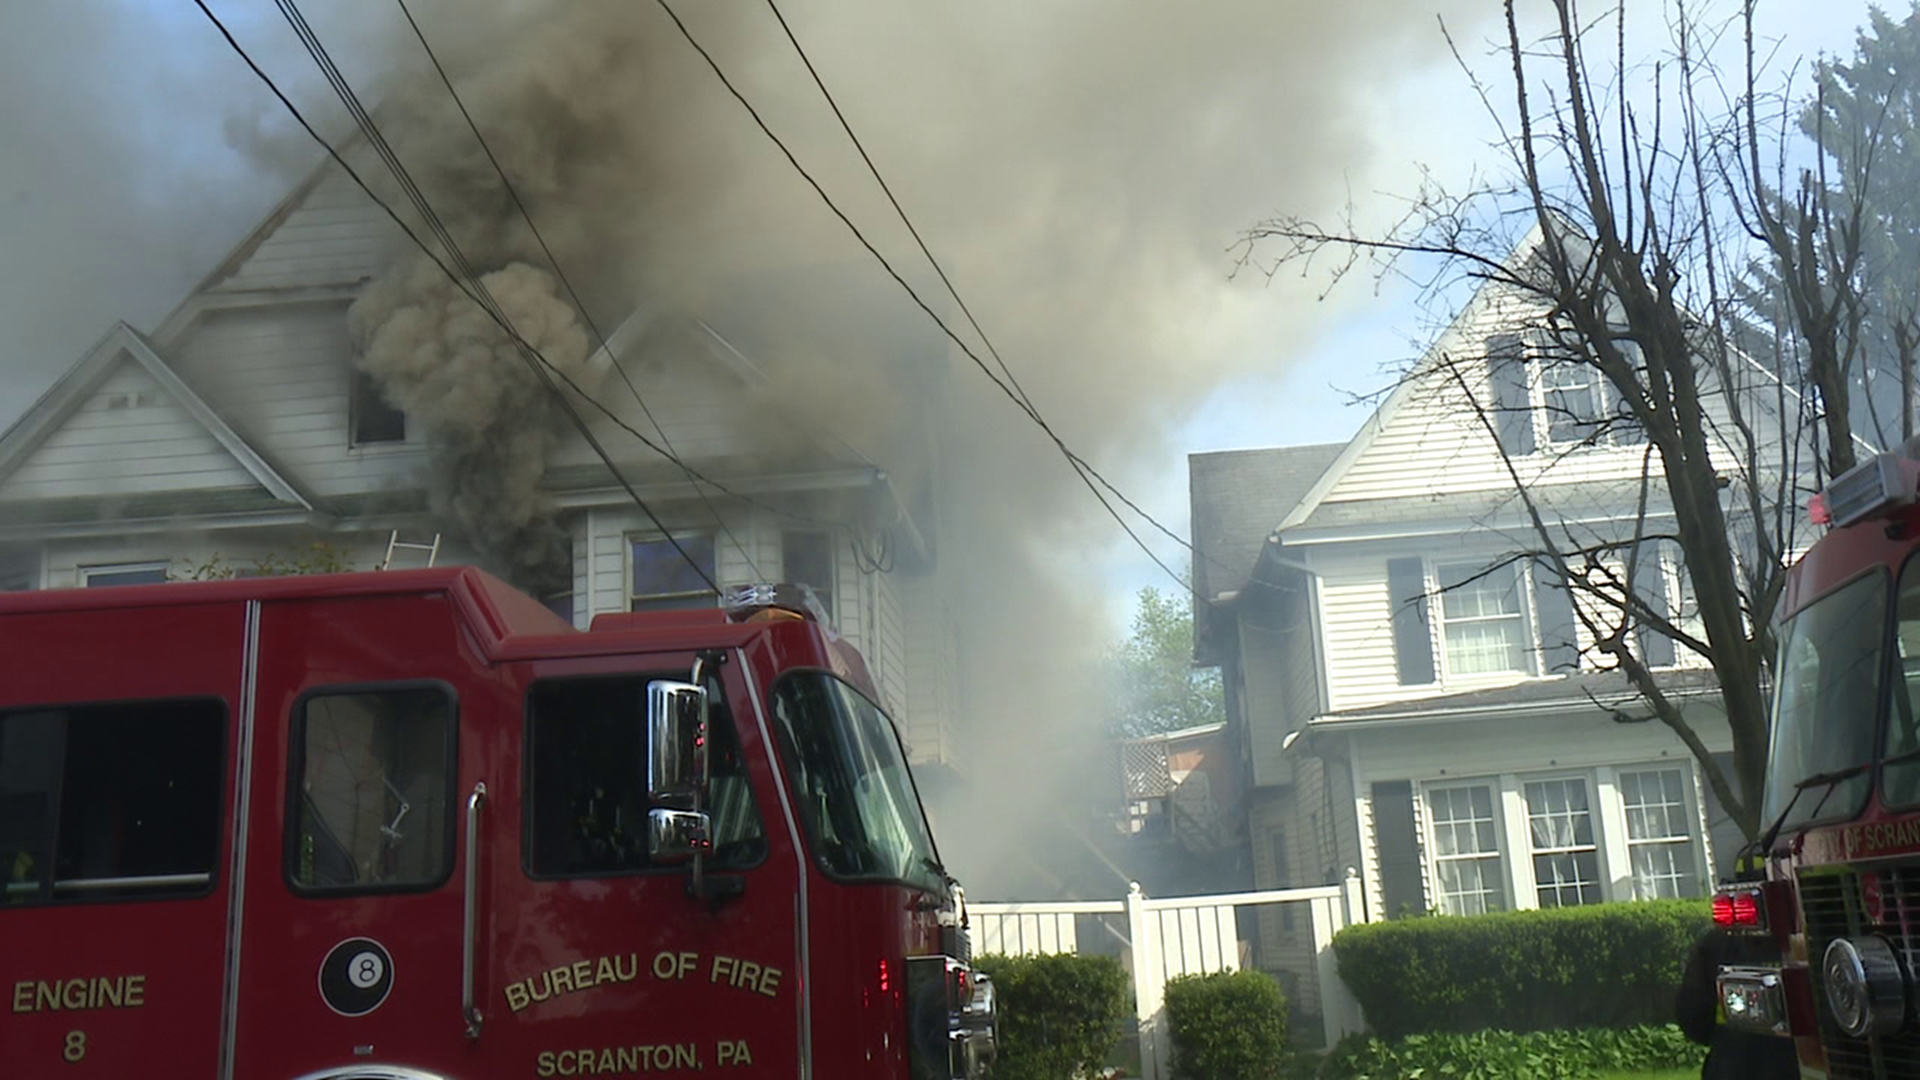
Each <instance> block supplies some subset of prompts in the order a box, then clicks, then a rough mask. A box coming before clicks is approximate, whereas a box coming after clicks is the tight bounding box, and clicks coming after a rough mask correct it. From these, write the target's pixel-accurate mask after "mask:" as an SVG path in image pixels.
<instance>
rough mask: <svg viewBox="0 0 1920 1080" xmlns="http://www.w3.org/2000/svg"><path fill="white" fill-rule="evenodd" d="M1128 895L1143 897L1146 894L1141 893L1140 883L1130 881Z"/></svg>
mask: <svg viewBox="0 0 1920 1080" xmlns="http://www.w3.org/2000/svg"><path fill="white" fill-rule="evenodd" d="M1127 893H1128V895H1130V896H1143V895H1145V894H1144V893H1143V892H1142V891H1141V889H1140V883H1139V882H1137V881H1129V882H1127Z"/></svg>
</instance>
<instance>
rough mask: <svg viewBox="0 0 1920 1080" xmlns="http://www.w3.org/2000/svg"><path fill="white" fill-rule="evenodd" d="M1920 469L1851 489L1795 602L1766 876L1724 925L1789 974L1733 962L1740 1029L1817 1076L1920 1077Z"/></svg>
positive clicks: (1723, 976) (1892, 462)
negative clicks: (1793, 1054)
mask: <svg viewBox="0 0 1920 1080" xmlns="http://www.w3.org/2000/svg"><path fill="white" fill-rule="evenodd" d="M1917 492H1920V460H1916V459H1915V448H1914V446H1912V445H1911V444H1910V445H1909V446H1908V447H1906V448H1903V449H1902V450H1900V451H1896V452H1891V453H1887V454H1882V455H1879V456H1877V457H1875V458H1873V459H1872V460H1869V461H1866V462H1864V463H1862V464H1861V465H1860V466H1858V467H1857V468H1855V469H1852V470H1850V471H1849V472H1847V473H1845V474H1842V475H1841V476H1839V477H1836V478H1835V479H1834V480H1833V481H1832V483H1831V484H1829V485H1828V487H1827V489H1826V490H1825V491H1824V492H1822V493H1821V494H1820V495H1818V496H1816V498H1815V501H1814V504H1813V517H1814V520H1815V521H1816V522H1817V523H1825V524H1827V525H1828V526H1830V528H1829V529H1828V531H1827V533H1826V534H1825V535H1824V536H1822V537H1820V538H1819V539H1818V540H1817V541H1816V542H1815V543H1814V544H1813V545H1812V546H1811V547H1810V548H1809V549H1808V551H1807V553H1806V554H1805V555H1804V556H1803V557H1802V558H1801V559H1800V560H1799V561H1798V562H1797V563H1796V564H1795V565H1794V566H1793V567H1792V568H1791V570H1790V571H1789V575H1788V579H1787V588H1786V592H1785V596H1784V597H1783V600H1782V604H1781V613H1782V621H1781V623H1780V626H1779V631H1778V637H1779V656H1778V661H1777V663H1776V665H1775V670H1774V678H1775V683H1776V686H1775V689H1774V695H1773V696H1774V702H1773V721H1772V734H1771V745H1770V748H1769V753H1768V762H1767V770H1766V786H1765V798H1764V800H1763V804H1762V819H1763V820H1764V821H1766V822H1768V823H1769V828H1768V830H1767V832H1766V833H1765V835H1763V836H1762V838H1761V841H1760V843H1759V854H1760V855H1762V856H1763V857H1764V865H1763V869H1762V870H1761V871H1760V872H1758V873H1756V874H1755V875H1753V880H1746V881H1736V882H1734V883H1732V884H1730V885H1728V886H1726V887H1724V888H1723V889H1722V890H1721V891H1720V892H1719V893H1718V894H1717V895H1716V896H1715V898H1714V918H1715V921H1716V922H1718V923H1719V924H1720V925H1722V926H1724V927H1727V928H1729V929H1730V930H1732V931H1733V932H1736V933H1744V934H1752V935H1758V936H1762V937H1765V938H1768V939H1770V940H1771V941H1772V943H1773V945H1774V946H1775V951H1776V952H1777V955H1778V956H1779V958H1780V963H1779V965H1778V966H1777V967H1775V966H1772V965H1768V966H1764V967H1739V968H1723V969H1722V970H1721V972H1720V978H1719V991H1720V995H1721V1003H1722V1007H1723V1010H1724V1014H1725V1016H1726V1018H1727V1021H1728V1023H1730V1024H1733V1025H1736V1026H1738V1027H1741V1028H1743V1029H1746V1030H1749V1031H1755V1032H1764V1033H1770V1034H1774V1035H1778V1036H1781V1037H1790V1038H1792V1039H1794V1040H1795V1042H1796V1043H1797V1049H1798V1053H1799V1058H1800V1063H1801V1071H1802V1075H1806V1076H1823V1077H1831V1078H1834V1080H1840V1078H1856V1077H1857V1078H1863V1080H1864V1078H1881V1077H1893V1076H1916V1075H1920V557H1916V556H1920V502H1917V501H1916V493H1917Z"/></svg>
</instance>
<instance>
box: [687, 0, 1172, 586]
mask: <svg viewBox="0 0 1920 1080" xmlns="http://www.w3.org/2000/svg"><path fill="white" fill-rule="evenodd" d="M655 2H656V3H657V4H658V5H659V6H660V10H662V11H664V12H666V15H667V17H668V18H669V19H672V20H673V24H674V26H675V27H677V28H678V29H679V31H680V36H682V37H684V38H686V40H687V44H689V45H691V46H693V49H694V51H695V52H698V53H699V54H700V57H701V59H703V60H705V61H706V62H707V67H709V68H711V69H712V70H713V73H714V75H715V77H717V78H718V79H719V80H720V83H721V85H723V86H725V87H726V88H727V92H728V93H730V94H732V95H733V99H734V100H735V101H738V102H739V103H740V106H741V107H742V108H744V109H746V110H747V115H749V116H751V117H752V118H753V122H754V124H756V125H757V126H758V127H759V128H760V130H761V132H762V133H763V134H765V135H766V136H767V138H769V139H771V140H772V141H773V144H774V145H775V146H777V147H779V149H780V152H781V154H783V155H785V157H786V159H787V163H788V164H789V165H791V166H793V168H794V171H796V172H798V173H799V174H800V176H801V178H802V179H804V180H806V182H807V184H808V186H810V187H812V188H813V190H814V193H815V194H816V195H818V196H820V199H821V201H823V202H825V203H826V204H827V209H829V210H831V211H833V215H834V216H835V217H837V218H839V219H840V223H841V224H843V225H845V226H846V227H847V229H848V230H849V231H850V232H852V233H853V235H854V238H855V239H856V240H858V241H859V242H860V246H861V247H864V248H866V249H867V253H868V254H870V255H872V256H873V257H874V258H875V259H876V260H878V261H879V263H880V265H881V267H882V268H884V269H885V270H886V272H887V274H888V276H890V277H892V278H893V280H894V281H895V282H896V283H898V284H899V286H900V287H901V288H902V289H905V290H906V292H907V295H908V296H909V297H911V298H912V299H913V302H914V303H915V304H916V305H918V306H919V308H920V310H921V311H923V312H925V313H926V315H927V317H928V318H929V319H932V320H933V322H934V324H935V325H936V326H938V327H940V329H941V331H942V332H944V333H945V334H946V335H947V337H948V339H949V340H951V341H952V342H953V343H954V344H955V345H956V346H958V347H959V348H960V351H961V352H963V353H965V354H966V357H967V359H969V360H971V361H973V363H974V366H976V367H978V368H979V369H980V372H981V374H983V375H985V376H986V377H987V378H988V379H989V380H990V381H991V382H992V383H993V384H994V385H995V386H997V387H999V389H1000V392H1001V393H1003V394H1005V395H1006V396H1007V397H1008V399H1009V400H1011V401H1012V402H1013V403H1014V405H1016V406H1017V407H1019V409H1020V410H1021V411H1022V412H1024V413H1026V414H1027V416H1028V417H1029V418H1030V419H1032V420H1033V421H1034V423H1036V424H1039V425H1040V427H1041V429H1042V430H1043V431H1046V432H1047V434H1048V435H1049V436H1050V437H1051V438H1052V439H1053V440H1054V442H1055V444H1056V445H1058V446H1059V447H1060V448H1061V450H1062V451H1064V452H1066V453H1067V455H1068V458H1069V460H1070V461H1073V462H1074V463H1075V467H1076V470H1078V469H1080V468H1087V469H1089V471H1091V467H1090V466H1087V465H1086V464H1085V462H1084V461H1082V460H1081V459H1079V457H1078V456H1077V455H1075V454H1073V453H1072V452H1071V451H1070V450H1067V448H1066V445H1065V443H1064V442H1062V441H1061V439H1060V437H1059V436H1058V435H1057V434H1054V432H1053V429H1052V428H1051V427H1049V426H1048V425H1047V423H1046V421H1044V420H1043V419H1041V417H1040V414H1039V413H1038V412H1037V411H1035V410H1034V409H1033V407H1032V406H1031V405H1029V404H1027V402H1026V401H1024V400H1023V399H1022V394H1021V392H1020V391H1018V390H1016V389H1014V388H1013V387H1012V386H1011V385H1009V384H1008V382H1007V381H1006V380H1004V379H1002V378H1001V377H1000V376H998V375H996V374H994V373H993V369H991V368H989V367H988V366H987V365H986V362H985V361H983V360H981V359H980V356H979V354H978V353H976V352H974V351H973V347H972V346H971V345H968V344H967V343H966V342H965V341H962V340H961V339H960V336H959V335H958V334H956V333H954V331H953V328H952V327H950V326H948V325H947V323H946V320H944V319H942V318H941V317H940V315H939V313H938V312H936V311H934V310H933V308H932V307H930V306H928V304H927V302H926V301H925V300H923V299H921V297H920V294H919V293H918V292H917V291H915V290H914V288H913V286H912V285H910V284H908V283H907V280H906V279H905V278H904V277H901V276H900V272H899V271H898V270H896V269H894V267H893V264H892V263H891V262H889V261H888V260H887V257H886V256H885V255H882V254H881V253H880V250H879V249H878V248H876V247H874V246H873V243H872V242H871V241H869V240H868V239H867V237H866V234H865V233H863V232H861V231H860V227H859V226H858V225H855V224H854V223H853V220H852V219H851V218H849V217H847V215H846V213H845V212H844V211H842V210H841V209H840V206H839V204H837V203H835V202H834V201H833V197H832V196H830V195H828V194H827V192H826V189H824V188H822V187H821V186H820V182H819V181H818V180H815V179H814V177H813V174H812V173H810V172H808V171H807V168H806V166H804V165H802V164H800V161H799V159H798V158H796V157H795V156H794V154H793V151H792V150H790V149H788V147H787V144H786V143H785V142H784V141H783V140H782V139H781V138H780V136H778V135H776V134H774V132H773V129H772V128H771V127H768V126H767V122H766V120H764V119H763V118H762V117H761V116H760V111H759V110H758V109H756V108H754V107H753V103H752V102H750V101H748V100H747V98H746V95H744V94H742V93H741V92H740V90H739V89H738V88H737V87H735V86H734V84H733V80H732V79H731V78H729V77H728V76H727V73H726V72H725V71H724V70H722V69H721V67H720V64H719V62H718V61H716V60H715V59H714V58H713V55H712V54H711V53H709V52H707V50H706V47H705V46H703V45H701V44H700V42H699V40H698V39H697V38H695V37H694V36H693V32H692V31H691V30H689V29H688V28H687V24H686V23H684V22H682V21H681V19H680V16H679V14H678V13H676V12H675V11H674V10H673V7H672V5H670V4H669V3H667V0H655ZM783 23H784V20H783ZM836 111H837V110H836ZM896 205H897V204H896ZM942 276H943V277H944V275H942ZM982 337H983V339H984V335H982ZM1095 475H1098V474H1097V473H1096V474H1095ZM1081 480H1082V481H1083V482H1086V483H1087V486H1088V488H1089V489H1092V490H1093V492H1094V496H1095V497H1096V498H1098V499H1099V500H1100V505H1101V506H1102V507H1104V508H1105V509H1106V511H1107V513H1108V514H1109V515H1111V516H1112V517H1113V519H1114V521H1116V522H1118V523H1119V525H1120V528H1121V529H1123V530H1125V532H1126V534H1127V536H1128V537H1129V538H1131V539H1132V540H1133V542H1134V544H1135V545H1136V546H1138V547H1139V548H1140V550H1141V551H1143V552H1145V553H1146V555H1147V557H1148V558H1149V559H1152V560H1153V562H1154V565H1156V566H1158V567H1159V568H1160V569H1161V570H1163V571H1165V572H1166V574H1167V576H1168V577H1170V578H1172V579H1173V580H1174V581H1176V582H1178V583H1179V584H1180V587H1181V589H1182V590H1183V591H1187V592H1191V591H1192V586H1191V585H1189V584H1188V583H1187V582H1186V580H1185V579H1183V578H1181V576H1180V575H1179V574H1178V573H1176V572H1175V571H1174V569H1173V568H1172V567H1170V566H1168V565H1167V564H1166V561H1165V560H1163V559H1161V558H1160V556H1159V554H1158V553H1156V552H1155V551H1154V550H1153V549H1152V548H1150V547H1148V546H1147V544H1146V542H1145V541H1144V540H1142V539H1141V538H1140V535H1139V534H1138V533H1137V532H1135V531H1134V529H1133V526H1131V525H1129V524H1128V523H1127V521H1126V519H1124V518H1122V517H1121V516H1120V513H1119V511H1117V510H1115V509H1114V508H1113V506H1112V504H1110V503H1108V502H1107V500H1106V498H1105V496H1103V495H1101V494H1100V492H1099V491H1098V490H1097V489H1093V485H1092V483H1091V482H1089V481H1087V478H1086V477H1085V476H1084V475H1083V476H1082V477H1081ZM1101 483H1103V484H1107V481H1106V480H1105V478H1101ZM1107 486H1108V487H1111V486H1112V485H1111V484H1107ZM1128 505H1130V506H1131V505H1132V503H1130V502H1129V504H1128ZM1134 509H1135V512H1137V513H1140V514H1142V516H1145V517H1147V518H1148V520H1152V518H1151V516H1150V515H1146V514H1145V512H1144V511H1141V510H1140V509H1139V508H1138V507H1137V506H1136V507H1134ZM1155 524H1156V525H1158V524H1159V523H1158V522H1155ZM1161 531H1163V532H1167V533H1168V535H1172V533H1171V532H1170V531H1169V530H1167V529H1166V528H1165V527H1164V526H1161ZM1176 539H1178V538H1177V537H1176ZM1181 543H1183V544H1185V545H1186V546H1187V547H1188V549H1189V550H1191V549H1192V545H1191V544H1190V543H1188V542H1186V541H1181Z"/></svg>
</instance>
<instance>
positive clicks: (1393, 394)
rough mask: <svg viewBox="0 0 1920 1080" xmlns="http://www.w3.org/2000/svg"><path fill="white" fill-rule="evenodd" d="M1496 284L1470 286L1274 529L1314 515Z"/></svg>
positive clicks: (1520, 253) (1524, 247)
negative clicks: (1457, 306) (1443, 324)
mask: <svg viewBox="0 0 1920 1080" xmlns="http://www.w3.org/2000/svg"><path fill="white" fill-rule="evenodd" d="M1541 236H1542V234H1541V231H1540V226H1538V225H1535V226H1534V227H1533V229H1532V230H1531V231H1529V232H1528V233H1527V236H1526V238H1525V239H1523V240H1521V241H1520V243H1519V244H1517V245H1515V246H1514V249H1513V251H1512V252H1510V253H1509V254H1508V255H1507V258H1506V261H1505V262H1504V263H1503V264H1502V265H1504V266H1508V267H1514V266H1518V265H1520V264H1522V263H1524V262H1525V258H1526V256H1527V255H1530V254H1531V253H1532V251H1533V249H1534V248H1535V247H1537V246H1538V245H1539V244H1540V242H1541ZM1496 284H1497V283H1496V282H1495V281H1494V280H1493V279H1492V278H1487V279H1485V280H1483V281H1481V283H1480V284H1479V286H1478V287H1477V288H1475V289H1474V291H1473V295H1472V296H1470V297H1468V298H1467V302H1466V303H1464V304H1462V305H1460V310H1459V311H1458V312H1456V313H1455V314H1454V316H1453V319H1452V320H1451V321H1449V322H1448V323H1447V326H1446V328H1445V329H1444V330H1442V331H1441V332H1440V334H1439V336H1437V337H1435V338H1434V340H1433V343H1432V344H1430V345H1428V346H1427V348H1426V351H1425V352H1423V353H1422V354H1421V355H1420V359H1419V361H1418V362H1417V363H1416V364H1415V365H1414V368H1413V370H1412V371H1409V372H1408V373H1407V374H1406V375H1405V376H1403V377H1402V378H1401V379H1400V380H1399V381H1398V382H1396V383H1395V384H1394V387H1393V389H1392V390H1391V391H1390V392H1388V394H1387V397H1386V400H1385V401H1382V402H1381V403H1380V407H1379V408H1377V409H1375V410H1374V411H1373V415H1372V416H1369V417H1367V419H1366V422H1365V423H1363V424H1361V425H1360V430H1359V431H1357V432H1355V433H1354V435H1353V438H1352V439H1350V440H1348V441H1347V444H1346V445H1345V446H1344V447H1342V448H1341V450H1340V453H1339V456H1338V457H1336V458H1335V459H1334V460H1333V462H1332V463H1331V464H1329V465H1328V466H1327V468H1326V471H1325V472H1323V473H1321V475H1320V477H1319V478H1318V479H1317V480H1316V481H1315V482H1314V484H1313V486H1312V487H1311V488H1310V489H1308V491H1307V492H1306V493H1305V495H1303V496H1302V497H1301V499H1300V500H1299V502H1298V503H1296V504H1295V505H1294V506H1292V507H1290V508H1289V509H1288V511H1287V514H1286V516H1285V517H1284V518H1283V519H1282V520H1281V521H1280V524H1279V527H1278V528H1277V529H1276V530H1275V531H1276V532H1280V531H1285V530H1287V529H1291V528H1294V527H1295V526H1298V525H1300V524H1302V523H1304V522H1306V521H1307V519H1308V518H1310V517H1312V516H1313V515H1314V511H1316V510H1318V509H1319V508H1320V505H1321V503H1322V502H1324V501H1325V500H1326V498H1327V496H1328V495H1329V494H1331V493H1332V491H1333V489H1334V488H1335V487H1336V486H1337V485H1338V484H1339V483H1340V480H1341V478H1342V477H1344V476H1346V474H1347V470H1348V469H1349V468H1350V467H1351V466H1352V465H1353V463H1354V462H1356V461H1358V460H1359V459H1360V458H1361V456H1362V455H1364V454H1365V453H1366V452H1367V450H1368V449H1370V448H1371V447H1372V446H1373V443H1374V440H1375V439H1377V438H1379V437H1380V433H1381V432H1382V431H1384V430H1385V429H1386V427H1387V425H1389V424H1391V423H1392V422H1393V419H1394V416H1395V415H1396V414H1397V413H1399V412H1400V411H1401V409H1403V408H1405V407H1406V405H1407V403H1408V401H1409V400H1411V399H1412V397H1413V395H1414V394H1415V393H1416V391H1417V387H1418V383H1419V381H1420V380H1419V379H1418V378H1417V377H1416V374H1417V373H1418V372H1420V371H1422V370H1423V369H1425V368H1427V367H1430V366H1431V365H1432V364H1433V363H1434V362H1435V358H1436V357H1438V356H1440V355H1442V354H1443V353H1444V352H1445V347H1446V346H1447V345H1448V344H1450V343H1451V342H1452V341H1454V340H1455V339H1456V338H1458V337H1460V335H1461V334H1462V333H1463V332H1464V331H1465V330H1466V329H1467V328H1468V327H1470V326H1471V325H1472V324H1473V323H1474V322H1475V321H1476V320H1477V319H1478V318H1479V316H1480V314H1481V311H1482V309H1483V308H1484V307H1485V305H1486V303H1487V299H1488V293H1489V292H1490V291H1491V290H1492V289H1493V288H1494V287H1495V286H1496Z"/></svg>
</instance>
